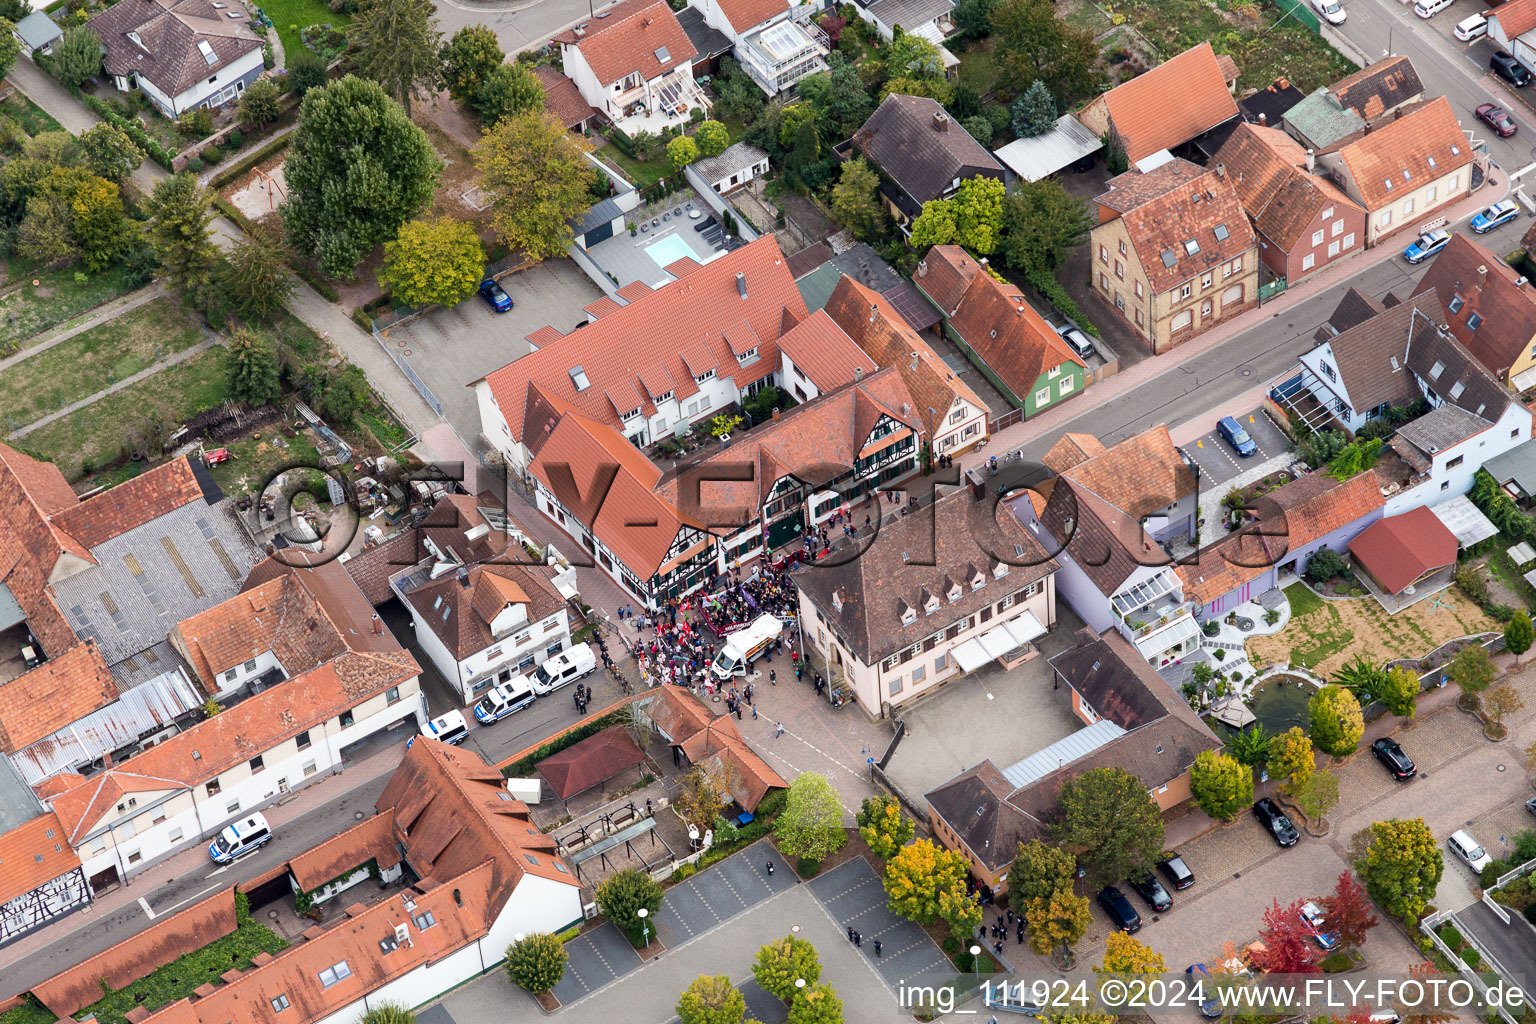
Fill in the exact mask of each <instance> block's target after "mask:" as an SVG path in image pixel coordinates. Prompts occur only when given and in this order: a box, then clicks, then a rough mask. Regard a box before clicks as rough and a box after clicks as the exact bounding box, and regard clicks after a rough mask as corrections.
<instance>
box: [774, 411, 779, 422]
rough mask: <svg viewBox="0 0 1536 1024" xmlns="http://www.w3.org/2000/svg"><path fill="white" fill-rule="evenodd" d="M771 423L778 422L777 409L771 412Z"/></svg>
mask: <svg viewBox="0 0 1536 1024" xmlns="http://www.w3.org/2000/svg"><path fill="white" fill-rule="evenodd" d="M773 421H774V422H775V423H777V422H778V421H779V410H777V409H775V410H773Z"/></svg>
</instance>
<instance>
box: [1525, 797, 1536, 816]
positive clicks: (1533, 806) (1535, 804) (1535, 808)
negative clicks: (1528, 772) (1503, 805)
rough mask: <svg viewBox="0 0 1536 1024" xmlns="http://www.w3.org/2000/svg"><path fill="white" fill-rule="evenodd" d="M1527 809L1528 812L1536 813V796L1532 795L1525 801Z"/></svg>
mask: <svg viewBox="0 0 1536 1024" xmlns="http://www.w3.org/2000/svg"><path fill="white" fill-rule="evenodd" d="M1525 810H1526V813H1528V814H1536V796H1533V797H1531V798H1530V799H1529V800H1527V801H1526V802H1525Z"/></svg>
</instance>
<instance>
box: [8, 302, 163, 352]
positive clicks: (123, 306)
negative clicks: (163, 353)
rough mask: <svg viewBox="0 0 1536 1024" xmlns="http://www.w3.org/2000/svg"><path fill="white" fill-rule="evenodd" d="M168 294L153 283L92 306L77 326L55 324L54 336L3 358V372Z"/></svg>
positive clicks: (80, 318) (76, 321)
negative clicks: (60, 327)
mask: <svg viewBox="0 0 1536 1024" xmlns="http://www.w3.org/2000/svg"><path fill="white" fill-rule="evenodd" d="M168 294H169V291H168V290H167V289H166V287H165V285H163V284H153V285H150V286H149V287H148V288H143V289H140V290H139V291H136V292H131V293H129V294H128V295H124V296H122V297H120V298H116V299H113V300H112V301H110V302H106V303H103V304H102V305H100V306H97V307H96V308H95V309H88V310H86V311H85V312H84V313H81V314H80V315H79V316H77V317H76V318H75V321H74V324H73V326H70V327H65V328H64V329H62V330H59V329H57V328H55V329H54V330H55V333H54V335H53V337H51V338H49V339H48V340H47V341H44V342H42V343H40V344H37V345H29V346H27V347H26V348H23V349H21V350H20V351H18V352H17V353H16V354H15V355H11V356H6V357H5V358H4V359H0V373H3V372H4V371H6V370H9V369H10V368H11V367H13V366H15V365H16V364H17V363H19V362H21V361H22V360H24V359H28V358H31V357H32V356H35V355H37V354H38V353H40V352H46V351H48V350H49V349H50V348H53V346H55V345H57V344H59V343H60V342H63V341H68V340H69V339H70V338H73V337H74V336H75V335H77V334H83V333H85V332H86V331H88V330H90V329H91V328H93V327H100V326H101V325H102V324H104V323H106V322H107V321H108V320H115V319H117V318H118V317H120V316H122V315H123V314H124V313H127V312H129V311H130V310H134V309H138V308H139V307H140V306H143V305H146V304H147V303H150V302H153V301H155V300H156V299H158V298H160V297H161V296H162V295H168ZM45 333H46V332H45ZM33 337H36V335H33Z"/></svg>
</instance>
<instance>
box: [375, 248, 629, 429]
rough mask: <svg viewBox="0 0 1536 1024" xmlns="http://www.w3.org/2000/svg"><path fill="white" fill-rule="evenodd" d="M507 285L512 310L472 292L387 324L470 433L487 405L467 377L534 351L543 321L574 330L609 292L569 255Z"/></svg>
mask: <svg viewBox="0 0 1536 1024" xmlns="http://www.w3.org/2000/svg"><path fill="white" fill-rule="evenodd" d="M501 286H502V287H503V288H505V289H506V290H507V294H508V295H511V296H512V301H513V302H514V303H516V305H515V306H514V307H513V309H512V310H511V312H508V313H499V314H498V313H495V312H493V311H492V310H491V307H490V306H488V305H487V304H486V302H485V300H484V299H482V298H480V297H479V296H478V295H472V296H470V297H469V298H467V299H465V300H464V301H463V302H460V303H459V304H458V305H457V306H453V307H451V308H448V309H436V310H433V311H432V312H431V313H428V314H426V315H425V316H420V317H417V318H416V319H415V320H409V321H406V322H405V323H403V324H400V325H399V326H397V327H391V328H389V329H388V330H387V331H386V332H385V334H386V338H385V342H386V344H388V345H389V346H390V347H391V348H393V349H394V350H395V351H396V352H397V353H399V354H400V355H403V356H405V359H406V361H407V362H409V363H410V364H411V368H412V369H413V370H415V371H416V374H417V375H418V376H419V377H421V379H422V380H423V381H424V382H425V383H426V385H427V387H429V388H431V389H432V393H433V394H434V395H436V396H437V400H438V401H439V402H441V403H442V406H443V417H444V418H445V419H447V420H448V422H449V423H451V424H453V426H454V428H455V429H456V430H458V432H459V434H460V436H462V437H465V438H475V437H478V436H479V435H480V411H479V408H478V407H477V405H476V403H475V394H474V392H473V391H472V390H471V389H470V388H469V387H468V386H467V385H468V384H469V383H470V382H471V381H474V380H476V379H478V378H480V377H483V376H485V375H486V374H487V373H490V372H491V371H492V370H495V369H498V368H500V367H502V366H505V365H506V364H507V363H510V362H512V361H513V360H514V359H520V358H522V357H523V356H525V355H527V354H528V352H529V345H528V342H527V340H526V339H527V336H528V335H530V334H532V333H533V332H534V331H537V330H538V329H539V328H541V327H544V326H546V325H549V324H553V325H554V326H555V327H557V328H559V329H560V330H561V331H565V332H569V331H570V330H571V329H572V328H574V327H575V325H576V324H577V323H578V322H579V321H582V320H585V319H586V314H585V313H583V312H582V307H583V306H585V305H587V304H588V303H590V302H592V301H593V300H595V299H597V298H599V297H600V296H601V295H602V294H603V293H602V292H601V291H600V290H599V289H598V287H597V286H596V285H594V284H593V283H592V282H591V280H589V279H588V278H587V275H585V274H583V273H582V272H581V271H580V270H579V269H577V267H576V265H575V264H574V263H572V262H571V261H570V260H567V259H564V258H561V259H554V260H546V261H544V262H543V263H539V264H535V265H534V266H532V267H529V268H528V269H527V270H522V271H519V272H517V273H515V274H511V275H509V276H507V277H504V278H502V280H501Z"/></svg>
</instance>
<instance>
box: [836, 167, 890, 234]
mask: <svg viewBox="0 0 1536 1024" xmlns="http://www.w3.org/2000/svg"><path fill="white" fill-rule="evenodd" d="M832 215H833V216H834V217H836V218H837V219H838V220H839V221H841V222H842V223H843V224H845V225H847V226H848V228H849V229H850V230H851V231H852V232H853V233H854V235H855V237H857V238H861V239H863V240H864V241H869V240H870V239H872V238H878V237H879V236H880V235H881V233H882V232H883V230H884V227H885V207H884V206H883V205H881V203H880V176H879V175H878V174H876V173H875V169H874V168H873V167H871V166H870V165H869V161H867V160H865V159H864V158H863V157H862V156H856V157H854V158H853V159H852V160H849V161H847V162H845V163H844V164H843V168H842V171H841V173H840V174H839V176H838V179H837V184H836V185H833V186H832Z"/></svg>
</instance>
